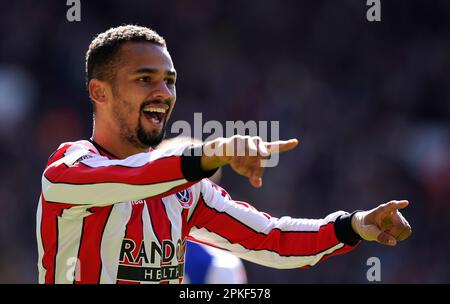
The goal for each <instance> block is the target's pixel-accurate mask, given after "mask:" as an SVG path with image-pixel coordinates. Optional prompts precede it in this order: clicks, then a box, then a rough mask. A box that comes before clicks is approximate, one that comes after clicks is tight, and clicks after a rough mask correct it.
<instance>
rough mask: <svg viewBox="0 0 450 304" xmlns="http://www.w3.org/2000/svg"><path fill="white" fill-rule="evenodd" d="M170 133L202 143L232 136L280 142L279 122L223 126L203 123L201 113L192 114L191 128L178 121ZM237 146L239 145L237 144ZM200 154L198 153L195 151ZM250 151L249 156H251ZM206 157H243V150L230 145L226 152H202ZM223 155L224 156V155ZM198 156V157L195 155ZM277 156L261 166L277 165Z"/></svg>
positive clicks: (268, 159)
mask: <svg viewBox="0 0 450 304" xmlns="http://www.w3.org/2000/svg"><path fill="white" fill-rule="evenodd" d="M170 132H171V133H172V134H177V135H178V136H181V137H188V138H195V139H198V140H201V141H204V142H208V141H211V140H213V139H216V138H219V137H232V136H233V135H242V136H251V137H253V136H259V137H260V138H261V139H262V140H263V141H265V142H273V141H277V140H280V122H279V121H258V122H256V121H253V120H250V121H247V122H244V121H241V120H238V121H226V122H225V126H224V125H223V124H222V123H221V122H219V121H217V120H209V121H206V122H204V121H203V115H202V113H194V125H193V127H192V126H191V124H189V122H187V121H185V120H178V121H175V122H174V123H173V124H172V127H171V130H170ZM204 134H206V135H207V136H208V135H209V136H208V137H206V138H205V139H204V138H203V135H204ZM238 144H239V143H238ZM196 152H200V151H196ZM252 152H253V153H255V151H250V152H249V156H256V154H254V155H252ZM203 153H205V154H206V155H207V156H212V155H218V156H223V155H236V156H244V155H245V150H244V149H241V147H239V146H236V147H234V146H232V145H230V146H229V147H228V149H227V151H219V150H217V149H216V150H213V149H211V150H204V151H203ZM224 153H225V154H224ZM196 156H200V155H196ZM278 161H279V155H278V153H272V154H271V155H270V157H269V158H267V159H265V160H263V161H262V164H261V166H263V167H275V166H276V165H278Z"/></svg>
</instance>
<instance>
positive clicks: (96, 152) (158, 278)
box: [36, 140, 357, 284]
mask: <svg viewBox="0 0 450 304" xmlns="http://www.w3.org/2000/svg"><path fill="white" fill-rule="evenodd" d="M186 148H187V146H181V147H178V148H173V149H168V150H162V151H160V150H153V151H150V152H148V153H140V154H136V155H132V156H130V157H128V158H126V159H116V158H114V157H113V156H112V155H110V154H108V153H107V152H106V151H105V150H103V149H102V148H101V147H99V146H98V145H96V144H95V143H93V142H90V141H84V140H83V141H78V142H73V143H65V144H62V145H61V146H60V147H59V148H58V150H57V151H56V152H55V153H54V154H53V155H52V156H51V157H50V159H49V162H48V165H47V168H46V169H45V171H44V174H43V176H42V195H41V198H40V200H39V205H38V210H37V229H36V231H37V241H38V251H39V260H38V269H39V282H40V283H70V284H72V283H75V284H77V283H137V284H139V283H166V284H167V283H180V282H181V281H182V279H183V270H184V257H185V242H186V239H187V238H190V239H191V240H194V241H198V242H201V243H205V244H210V245H213V246H214V247H218V248H222V249H224V250H227V251H231V252H232V253H234V254H235V255H237V256H239V257H241V258H243V259H246V260H249V261H252V262H255V263H258V264H261V265H266V266H269V267H275V268H298V267H309V266H313V265H315V264H316V263H317V262H319V261H321V260H323V259H325V258H327V257H329V256H332V255H337V254H342V253H345V252H348V251H350V250H351V249H353V248H354V246H355V245H356V244H357V239H356V238H355V235H354V232H352V230H351V225H350V220H349V219H350V217H349V214H348V213H346V212H344V211H338V212H335V213H332V214H330V215H328V216H327V217H325V218H324V219H317V220H312V219H294V218H291V217H281V218H275V217H271V216H270V215H268V214H266V213H263V212H259V211H257V210H256V209H255V208H253V207H252V206H250V205H249V204H247V203H244V202H239V201H234V200H232V199H231V197H230V196H229V195H228V194H227V193H226V191H225V190H223V189H222V188H220V187H219V186H217V185H216V184H214V183H212V182H211V181H209V180H208V179H206V178H204V177H206V176H210V175H211V174H212V173H213V172H206V173H204V172H202V171H201V168H200V162H199V157H197V158H195V157H192V156H184V155H182V154H183V151H184V150H185V149H186Z"/></svg>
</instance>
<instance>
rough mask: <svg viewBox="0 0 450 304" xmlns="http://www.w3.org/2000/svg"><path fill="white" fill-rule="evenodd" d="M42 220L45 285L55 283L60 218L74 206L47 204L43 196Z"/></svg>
mask: <svg viewBox="0 0 450 304" xmlns="http://www.w3.org/2000/svg"><path fill="white" fill-rule="evenodd" d="M41 198H42V200H41V203H42V219H41V238H42V246H43V249H44V255H43V257H42V265H43V267H44V268H45V269H46V273H45V284H54V283H55V264H56V263H55V260H56V255H57V250H58V217H59V216H61V214H62V212H63V210H65V209H69V208H71V207H72V206H73V205H69V204H61V203H51V204H49V203H47V202H46V201H45V199H44V196H42V195H41Z"/></svg>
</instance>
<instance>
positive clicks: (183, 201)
mask: <svg viewBox="0 0 450 304" xmlns="http://www.w3.org/2000/svg"><path fill="white" fill-rule="evenodd" d="M175 196H176V198H177V200H178V202H179V203H180V205H181V207H183V208H189V207H191V205H192V203H193V201H194V197H193V195H192V192H191V189H185V190H182V191H180V192H178V193H177V194H176V195H175Z"/></svg>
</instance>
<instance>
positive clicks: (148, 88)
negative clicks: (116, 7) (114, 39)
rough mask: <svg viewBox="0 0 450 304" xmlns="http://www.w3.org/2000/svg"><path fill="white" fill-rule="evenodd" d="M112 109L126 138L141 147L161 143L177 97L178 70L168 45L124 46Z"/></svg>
mask: <svg viewBox="0 0 450 304" xmlns="http://www.w3.org/2000/svg"><path fill="white" fill-rule="evenodd" d="M118 56H119V57H120V61H119V62H120V63H119V67H118V69H117V71H116V78H115V81H113V84H112V95H113V100H112V102H111V104H110V112H111V114H112V117H111V118H112V119H113V120H114V124H115V125H116V126H117V127H118V128H119V133H120V136H121V137H122V139H124V140H127V141H128V142H129V143H130V144H132V145H133V146H135V147H137V148H149V147H154V146H156V145H158V144H159V143H160V142H161V140H162V139H163V137H164V133H165V127H166V123H167V120H168V118H169V116H170V114H171V113H172V110H173V107H174V105H175V100H176V91H175V81H176V72H175V69H174V66H173V62H172V59H171V57H170V55H169V52H168V51H167V49H166V48H164V47H161V46H158V45H156V44H153V43H149V42H127V43H125V44H123V45H122V46H121V49H120V51H119V54H118Z"/></svg>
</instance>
